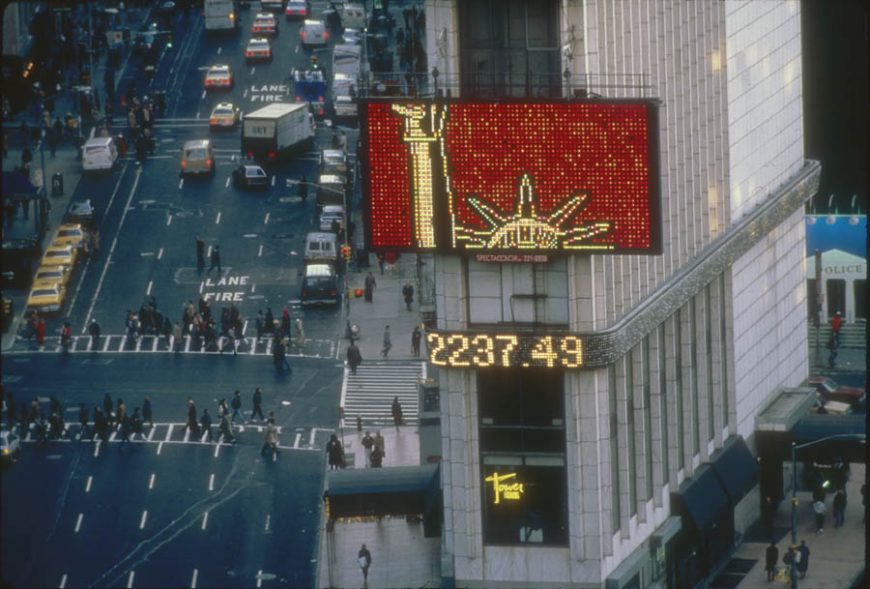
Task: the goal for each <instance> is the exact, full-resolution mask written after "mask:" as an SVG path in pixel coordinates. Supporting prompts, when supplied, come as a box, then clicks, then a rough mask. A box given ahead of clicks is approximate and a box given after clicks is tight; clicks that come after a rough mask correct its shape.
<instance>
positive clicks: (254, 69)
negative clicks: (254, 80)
mask: <svg viewBox="0 0 870 589" xmlns="http://www.w3.org/2000/svg"><path fill="white" fill-rule="evenodd" d="M256 71H257V66H252V67H251V75H252V76H253V75H254V73H255V72H256Z"/></svg>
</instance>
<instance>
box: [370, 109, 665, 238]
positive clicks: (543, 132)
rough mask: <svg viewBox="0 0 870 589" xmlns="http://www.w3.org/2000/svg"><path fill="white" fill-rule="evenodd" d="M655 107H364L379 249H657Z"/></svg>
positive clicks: (372, 222)
mask: <svg viewBox="0 0 870 589" xmlns="http://www.w3.org/2000/svg"><path fill="white" fill-rule="evenodd" d="M657 128H658V123H657V111H656V108H655V105H654V104H653V103H652V102H651V101H638V100H631V101H626V100H583V101H569V100H565V101H546V102H539V101H536V102H529V101H523V102H518V101H504V102H493V101H489V102H484V101H449V100H448V101H443V100H439V101H434V102H433V101H426V102H424V101H403V102H376V101H370V102H367V103H364V104H363V125H362V134H363V137H362V139H363V142H364V149H363V154H364V155H363V157H364V158H367V161H364V162H363V163H364V165H363V170H364V171H365V178H364V187H365V191H366V195H367V205H368V208H367V211H366V213H367V216H368V222H367V223H366V230H367V236H366V237H367V243H368V246H369V247H370V248H373V249H377V250H396V251H441V252H467V253H476V254H486V253H493V252H498V253H524V254H535V253H537V254H555V253H560V252H562V253H572V252H590V253H634V254H642V253H647V254H655V253H659V252H660V251H661V228H660V225H661V221H660V212H659V209H660V205H659V199H660V198H659V188H658V178H659V171H658V137H657Z"/></svg>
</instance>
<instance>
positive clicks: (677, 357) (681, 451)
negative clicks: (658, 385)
mask: <svg viewBox="0 0 870 589" xmlns="http://www.w3.org/2000/svg"><path fill="white" fill-rule="evenodd" d="M671 320H672V321H674V323H675V325H674V377H675V378H674V384H675V385H676V386H675V387H674V395H675V396H674V400H675V401H676V404H677V410H676V416H677V423H676V426H677V429H676V432H675V434H676V436H677V456H678V460H679V468H685V466H686V436H685V433H686V427H685V421H686V416H685V415H683V308H682V307H680V308H679V309H677V313H676V315H674V316H673V318H672V319H671Z"/></svg>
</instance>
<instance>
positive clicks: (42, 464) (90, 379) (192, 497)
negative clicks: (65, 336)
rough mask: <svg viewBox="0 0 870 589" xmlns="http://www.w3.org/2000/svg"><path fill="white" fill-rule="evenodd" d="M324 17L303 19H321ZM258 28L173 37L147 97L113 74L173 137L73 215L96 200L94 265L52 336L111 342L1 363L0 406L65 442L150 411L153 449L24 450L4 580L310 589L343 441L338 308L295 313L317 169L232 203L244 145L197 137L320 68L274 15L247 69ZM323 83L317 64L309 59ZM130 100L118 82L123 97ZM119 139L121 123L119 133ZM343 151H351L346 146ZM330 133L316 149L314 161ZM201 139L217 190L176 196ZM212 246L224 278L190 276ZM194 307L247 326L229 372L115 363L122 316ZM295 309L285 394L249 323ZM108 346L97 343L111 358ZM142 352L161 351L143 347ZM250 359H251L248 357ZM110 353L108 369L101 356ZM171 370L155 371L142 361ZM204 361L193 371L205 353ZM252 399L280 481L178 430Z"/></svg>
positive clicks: (6, 489) (178, 363)
mask: <svg viewBox="0 0 870 589" xmlns="http://www.w3.org/2000/svg"><path fill="white" fill-rule="evenodd" d="M325 6H326V3H325V2H312V9H313V12H314V13H315V14H319V12H320V11H321V10H322V9H323V8H325ZM255 13H256V9H255V8H252V9H250V10H247V11H243V13H242V16H243V20H242V28H241V30H240V31H239V32H238V33H237V34H235V35H231V36H219V37H212V36H207V35H205V34H204V31H203V26H202V16H201V15H195V16H193V17H191V19H190V20H188V21H186V22H185V21H183V20H182V18H181V17H180V16H176V17H175V20H174V23H173V24H174V27H175V31H176V33H175V43H174V47H173V48H171V49H167V50H166V51H164V52H163V54H162V56H161V60H160V64H159V67H158V70H157V72H158V73H157V77H156V79H155V81H154V82H153V85H151V86H150V87H146V83H145V81H144V79H143V78H142V77H141V69H137V68H139V67H140V66H141V64H140V63H136V62H135V61H132V62H131V63H132V67H131V68H129V69H128V70H127V72H126V74H125V77H126V78H127V79H136V80H137V82H138V84H139V93H140V94H142V93H143V92H145V93H147V92H148V91H149V88H150V89H151V90H154V89H158V88H163V89H165V90H166V92H167V118H165V119H158V120H157V124H156V126H155V131H156V139H157V150H156V154H155V155H154V156H151V157H149V158H148V160H147V161H146V162H145V164H144V165H143V166H138V165H137V164H136V163H135V162H134V161H132V159H131V158H130V157H129V156H128V158H126V159H125V161H123V162H122V164H121V166H120V167H119V168H118V169H117V170H115V171H114V172H112V173H109V174H103V175H86V176H83V177H82V179H81V181H80V182H79V184H78V186H77V188H76V191H75V194H74V196H73V198H74V199H82V198H90V199H91V200H92V202H93V203H94V204H95V206H96V208H97V210H98V212H99V215H100V220H99V229H100V234H101V249H100V252H99V253H98V254H97V255H94V256H92V257H91V258H90V259H88V260H87V261H85V262H84V263H82V264H79V267H78V268H77V270H76V274H75V276H74V277H73V281H72V283H71V288H70V294H69V296H68V298H67V301H66V305H65V309H64V313H63V316H62V317H59V318H54V319H53V320H51V321H49V323H48V331H49V333H50V334H51V333H53V332H56V330H58V329H59V328H60V325H61V320H62V319H67V318H68V319H69V320H70V322H71V323H72V326H73V329H74V331H75V333H76V334H84V333H85V331H86V328H87V324H88V322H89V321H90V319H92V318H96V319H97V320H98V321H99V322H100V324H101V326H102V332H103V334H104V336H105V337H104V338H103V339H102V340H101V344H100V346H99V349H95V350H88V349H87V343H88V342H87V338H85V337H81V336H80V337H79V338H78V341H77V347H76V348H75V352H74V353H70V354H61V353H55V352H54V350H53V349H52V348H51V347H47V348H46V350H45V351H35V350H30V349H28V345H27V344H17V345H16V347H15V349H14V350H12V352H11V353H8V354H4V356H3V358H2V368H3V386H4V392H5V393H6V394H7V395H10V394H11V395H13V396H14V397H15V400H16V402H17V403H18V404H19V405H20V404H21V403H22V402H29V401H30V400H31V399H32V398H34V397H36V396H45V397H47V396H49V395H53V396H55V397H57V398H58V399H59V400H60V401H61V402H62V403H63V405H64V407H65V408H66V409H67V412H66V419H67V423H68V424H71V423H75V422H77V409H76V408H77V406H78V404H79V403H80V402H84V403H86V405H87V407H88V409H89V411H90V410H92V408H93V406H94V405H95V404H97V403H99V402H101V400H102V398H103V395H104V394H105V393H107V392H108V393H109V394H111V396H112V397H113V398H114V399H117V398H118V397H121V398H123V399H124V400H125V402H126V405H127V407H128V411H131V410H132V409H133V408H134V407H137V406H141V401H142V398H143V397H144V396H145V395H149V396H150V397H151V400H152V404H153V408H154V421H155V428H154V431H153V433H152V432H151V430H149V429H148V428H146V431H145V434H146V436H148V437H150V439H148V438H146V440H144V441H142V440H137V441H134V442H133V443H132V444H129V445H127V444H125V445H122V444H121V442H120V441H119V440H118V439H117V438H115V439H113V440H112V441H110V442H108V443H100V444H97V443H94V442H93V441H92V440H90V438H89V436H85V437H84V439H82V440H77V439H75V438H76V436H77V434H78V426H77V424H76V425H74V426H71V428H70V436H71V438H72V439H67V440H60V441H52V442H49V443H48V444H46V445H41V444H37V443H35V442H33V441H26V442H25V443H24V444H23V452H22V455H21V458H20V459H19V460H18V462H17V463H15V464H12V465H10V467H9V468H8V469H6V470H4V472H3V476H2V516H3V517H2V535H3V539H4V541H3V548H2V559H3V564H2V577H3V580H4V582H6V583H11V584H13V585H16V586H24V587H79V586H83V587H103V586H124V587H170V586H172V587H178V586H190V587H204V586H210V587H252V586H258V587H259V586H263V587H268V586H276V585H281V586H296V587H306V586H311V585H312V584H313V583H314V576H313V575H314V570H315V566H316V565H315V563H316V559H317V558H318V555H317V554H316V553H315V550H316V548H315V547H316V546H317V545H318V542H317V541H316V534H317V525H318V521H319V518H320V509H321V501H320V495H321V491H322V485H323V473H324V470H325V467H324V464H325V455H324V454H325V453H324V452H323V447H324V446H325V443H326V440H327V439H328V437H329V435H330V433H331V431H332V428H334V427H336V424H337V422H338V412H337V407H338V402H339V397H340V390H341V385H342V381H341V378H342V370H341V363H340V361H338V360H337V359H336V355H335V350H337V341H338V338H339V337H340V336H341V335H342V333H343V328H344V326H343V324H342V318H341V314H340V313H341V310H340V308H331V307H327V308H313V309H309V308H305V309H302V308H301V306H300V305H299V288H300V281H301V279H300V276H299V273H300V271H301V269H302V267H303V259H302V252H303V244H304V237H305V234H306V233H307V232H308V231H311V230H312V229H313V226H314V198H310V199H308V202H307V203H302V202H301V201H300V200H299V199H298V198H293V194H294V192H295V190H294V189H293V188H292V187H291V186H290V185H288V183H287V180H288V179H298V178H299V177H300V176H301V175H302V174H305V175H306V177H307V178H308V179H309V181H312V180H313V179H314V178H315V177H316V170H317V161H318V152H317V149H314V150H312V152H310V153H307V154H303V155H302V156H300V157H298V158H295V159H294V160H292V161H289V162H284V163H281V164H278V165H276V166H274V167H272V168H269V169H267V171H268V172H269V173H270V174H271V175H272V176H273V178H274V181H273V183H272V184H271V185H270V186H269V188H268V189H267V190H265V191H261V192H246V191H243V190H239V189H236V188H234V187H233V186H232V185H231V183H230V174H231V170H232V169H233V167H234V166H235V165H237V164H238V161H239V144H240V133H239V131H238V130H236V131H232V132H225V133H212V132H210V131H209V128H208V124H207V120H208V116H209V114H210V112H211V109H212V107H213V106H214V105H215V104H216V103H218V102H223V101H231V102H233V103H235V104H236V106H238V107H240V108H241V110H242V111H244V112H250V111H252V110H254V109H256V108H259V107H260V106H263V105H265V104H267V103H268V102H270V101H288V100H291V98H290V96H289V92H290V88H289V86H288V75H289V71H290V69H291V67H293V66H296V67H301V66H304V65H306V64H307V63H308V62H309V59H310V56H311V54H312V52H311V51H309V50H304V49H301V48H299V47H298V39H299V35H298V29H299V25H300V23H301V21H295V20H290V21H288V20H286V19H285V18H284V16H283V15H279V17H278V23H279V28H280V35H279V36H278V37H277V38H276V39H274V40H273V50H274V53H275V58H274V60H273V61H272V62H271V63H268V64H257V65H249V64H245V63H244V59H243V52H244V46H245V44H246V42H247V40H248V39H249V38H250V37H251V33H250V30H249V29H250V24H251V22H252V20H253V16H254V14H255ZM315 53H316V54H318V55H319V57H320V61H321V63H323V64H324V65H325V64H328V62H329V52H328V51H324V50H315ZM216 63H226V64H229V65H230V66H231V67H232V69H233V71H234V73H235V76H236V84H235V87H234V89H233V90H232V91H230V92H227V93H220V94H211V93H205V92H204V91H203V79H204V75H205V71H204V70H205V68H207V67H208V66H209V65H212V64H216ZM125 87H126V81H123V82H122V84H121V88H122V91H123V88H125ZM116 120H117V119H116ZM346 132H347V136H348V146H349V147H351V148H352V147H353V145H355V139H356V132H355V131H354V130H352V129H346ZM331 137H332V131H331V129H329V128H328V127H327V126H325V125H321V126H320V127H319V129H318V135H317V143H318V148H322V147H327V146H328V145H327V144H328V143H329V141H330V140H331ZM198 138H211V139H212V140H213V142H214V145H215V147H216V161H217V173H216V174H215V175H214V177H209V178H181V177H180V174H179V172H180V166H179V152H180V148H181V145H182V144H183V142H184V141H186V140H190V139H198ZM197 234H199V235H202V237H203V239H204V240H205V242H206V248H207V249H208V248H209V247H213V246H215V245H220V249H221V253H222V256H221V257H222V266H223V268H222V272H221V273H220V275H218V273H217V272H216V271H214V272H212V273H211V274H210V275H209V274H208V273H206V272H204V271H198V270H197V269H196V267H195V266H196V257H195V246H194V239H195V235H197ZM201 294H208V295H209V296H210V297H211V299H212V314H213V315H214V316H217V317H219V314H220V308H221V307H222V306H228V305H229V304H230V302H234V303H235V304H236V305H237V306H238V307H239V309H240V311H241V314H242V316H243V317H244V318H245V320H246V329H245V334H244V335H245V336H246V338H247V339H246V340H245V342H244V343H243V345H242V346H241V347H240V349H239V354H238V356H234V355H233V354H231V353H228V354H223V355H218V354H215V353H201V352H199V350H198V348H196V347H194V348H184V349H183V350H182V352H180V353H172V352H170V351H168V350H167V347H166V342H165V341H162V340H158V338H151V339H145V338H143V341H140V342H139V343H138V344H133V345H129V346H128V345H124V343H123V341H122V339H121V334H123V332H124V320H125V317H126V311H127V309H132V310H137V309H138V308H139V306H140V305H141V304H142V303H143V301H144V300H145V299H146V298H147V297H149V296H154V297H156V299H157V304H158V309H159V310H160V311H161V312H163V313H167V314H168V315H169V317H170V318H171V319H172V320H173V321H175V320H178V319H180V317H181V312H182V304H183V303H184V302H185V301H187V300H192V301H194V302H195V301H196V300H197V299H198V298H199V296H200V295H201ZM285 306H286V307H287V308H288V309H289V311H290V313H291V317H293V318H294V319H295V318H296V317H301V318H302V319H303V321H304V325H305V331H306V338H307V340H308V341H307V342H306V345H305V346H304V347H302V348H298V347H295V348H293V349H291V357H290V361H291V365H292V368H293V370H292V373H290V374H279V373H277V372H276V371H275V369H274V367H273V366H272V362H271V358H269V357H268V355H269V352H268V345H270V344H265V347H264V344H263V343H261V344H260V345H259V346H257V345H254V344H253V343H252V342H253V335H254V317H255V316H256V314H257V311H258V310H260V309H263V310H265V309H266V308H267V307H271V309H272V311H273V312H274V314H275V316H276V317H280V314H281V309H282V308H284V307H285ZM102 342H106V343H105V346H104V345H103V343H102ZM152 344H153V345H152ZM245 346H247V347H245ZM109 352H111V353H109ZM154 352H163V353H154ZM198 352H199V353H198ZM257 386H259V387H261V388H262V390H263V395H264V402H263V408H264V410H265V411H267V412H268V411H270V410H274V411H275V415H276V421H277V423H278V425H279V426H280V427H281V434H280V444H281V452H280V455H279V457H278V460H277V461H276V462H274V463H273V462H271V460H264V459H263V458H262V457H261V455H260V454H259V450H260V447H261V445H262V437H263V434H262V432H260V431H257V429H256V427H254V428H252V427H251V426H250V425H247V426H245V430H244V431H242V432H239V433H238V436H239V442H238V443H237V444H235V445H229V446H228V445H225V444H222V445H220V446H217V445H215V444H204V443H200V441H199V440H195V439H191V437H190V436H189V435H188V434H185V432H184V430H183V422H184V419H185V415H186V400H187V397H191V398H192V399H193V400H194V402H195V403H196V406H197V408H198V411H199V412H201V411H202V408H203V407H209V408H210V410H211V412H212V414H213V415H215V414H216V413H217V402H218V400H219V399H220V398H223V397H227V398H230V397H231V395H232V391H233V390H235V389H239V390H241V391H242V395H243V409H244V410H245V412H246V413H247V414H249V413H250V410H251V404H250V398H251V392H252V391H253V389H254V387H257Z"/></svg>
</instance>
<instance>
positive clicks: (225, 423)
mask: <svg viewBox="0 0 870 589" xmlns="http://www.w3.org/2000/svg"><path fill="white" fill-rule="evenodd" d="M221 439H222V440H223V441H224V444H235V443H236V436H235V435H233V426H232V425H230V418H229V416H227V415H226V414H224V415H223V416H221Z"/></svg>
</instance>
